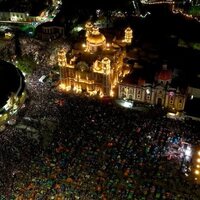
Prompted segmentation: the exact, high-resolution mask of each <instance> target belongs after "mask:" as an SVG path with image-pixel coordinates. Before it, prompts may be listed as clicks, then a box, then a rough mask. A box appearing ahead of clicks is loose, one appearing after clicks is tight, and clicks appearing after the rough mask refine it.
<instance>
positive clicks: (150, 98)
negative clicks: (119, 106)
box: [118, 65, 187, 112]
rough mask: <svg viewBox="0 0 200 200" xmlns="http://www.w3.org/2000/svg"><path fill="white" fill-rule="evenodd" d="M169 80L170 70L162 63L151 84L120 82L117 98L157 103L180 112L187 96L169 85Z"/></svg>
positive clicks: (170, 76) (172, 110) (170, 78)
mask: <svg viewBox="0 0 200 200" xmlns="http://www.w3.org/2000/svg"><path fill="white" fill-rule="evenodd" d="M171 81H172V72H171V71H170V70H168V69H167V67H166V65H163V69H162V70H161V71H160V72H159V73H158V74H156V77H155V83H153V84H147V83H143V84H127V83H123V82H122V83H120V84H119V86H118V98H119V99H129V100H134V101H138V102H143V103H147V104H152V105H159V106H162V107H165V108H167V109H168V110H169V111H171V112H181V111H183V110H184V108H185V102H186V98H187V96H186V94H184V93H181V92H180V91H179V89H177V88H173V87H170V84H171Z"/></svg>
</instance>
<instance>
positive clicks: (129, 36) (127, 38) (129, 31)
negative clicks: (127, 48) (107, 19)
mask: <svg viewBox="0 0 200 200" xmlns="http://www.w3.org/2000/svg"><path fill="white" fill-rule="evenodd" d="M132 39H133V31H132V29H131V28H130V27H128V28H126V29H125V35H124V42H125V43H127V44H131V42H132Z"/></svg>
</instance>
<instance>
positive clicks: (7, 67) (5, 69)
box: [0, 60, 25, 108]
mask: <svg viewBox="0 0 200 200" xmlns="http://www.w3.org/2000/svg"><path fill="white" fill-rule="evenodd" d="M20 79H21V80H23V81H22V88H21V89H20V90H19V88H20ZM24 87H25V83H24V76H23V74H22V73H21V71H20V70H19V69H17V68H16V67H15V66H14V65H13V64H11V63H8V62H5V61H2V60H0V108H1V107H2V106H4V105H5V104H6V101H7V100H8V98H9V96H10V95H11V93H12V92H13V93H16V92H18V90H19V94H20V93H21V92H22V91H23V89H24Z"/></svg>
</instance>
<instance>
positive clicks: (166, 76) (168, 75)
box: [157, 68, 172, 81]
mask: <svg viewBox="0 0 200 200" xmlns="http://www.w3.org/2000/svg"><path fill="white" fill-rule="evenodd" d="M157 79H158V80H163V81H167V80H171V79H172V71H171V70H170V69H166V68H163V69H162V70H161V71H160V72H159V73H158V76H157Z"/></svg>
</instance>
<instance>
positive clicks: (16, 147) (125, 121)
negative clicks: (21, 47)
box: [0, 67, 200, 200]
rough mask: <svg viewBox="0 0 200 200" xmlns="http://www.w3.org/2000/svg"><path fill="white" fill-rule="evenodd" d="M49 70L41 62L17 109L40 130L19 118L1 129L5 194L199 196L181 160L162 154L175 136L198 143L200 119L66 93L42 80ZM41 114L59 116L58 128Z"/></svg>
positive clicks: (6, 196) (0, 188)
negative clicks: (31, 131) (25, 127)
mask: <svg viewBox="0 0 200 200" xmlns="http://www.w3.org/2000/svg"><path fill="white" fill-rule="evenodd" d="M48 72H49V69H48V68H45V67H42V69H40V70H38V71H36V72H35V73H34V74H33V75H31V76H30V77H28V79H29V81H28V85H27V90H28V99H27V102H26V106H25V108H22V109H21V111H20V112H19V113H18V117H17V124H19V123H22V122H23V123H25V122H24V121H25V118H26V119H27V118H29V119H30V121H29V124H28V125H29V126H32V127H34V128H35V129H37V130H38V133H37V134H38V137H32V138H31V137H28V136H27V135H30V134H28V130H27V131H24V130H21V129H19V128H17V124H16V125H15V126H7V129H6V130H5V131H4V132H3V133H1V135H0V141H1V146H0V148H1V150H0V159H1V162H0V164H1V171H0V177H1V179H0V181H1V182H0V191H1V193H0V194H1V195H0V199H2V200H3V199H23V200H24V199H38V200H39V199H41V200H42V199H63V200H65V199H66V200H67V199H69V200H71V199H83V200H84V199H87V200H96V199H104V200H106V199H107V200H109V199H112V200H113V199H116V200H117V199H120V200H121V199H140V200H141V199H149V200H150V199H152V200H154V199H181V200H183V199H192V200H195V199H199V198H200V193H199V190H198V189H199V185H198V184H196V183H195V182H193V181H192V180H190V179H189V178H187V177H185V175H184V173H182V171H181V164H180V163H181V162H180V161H179V160H175V159H172V160H168V158H167V157H166V156H164V155H165V151H166V150H167V146H168V144H169V142H170V139H171V138H173V137H176V136H177V137H179V138H182V139H184V140H185V141H187V142H189V143H190V144H192V145H198V144H199V142H200V135H199V130H200V125H199V122H194V121H187V122H185V121H179V120H172V119H168V118H165V117H163V116H162V115H159V113H158V112H156V110H151V112H150V113H143V112H138V111H137V110H132V109H125V108H122V107H119V106H118V105H116V104H115V102H114V101H109V102H104V101H103V100H101V99H98V98H91V97H87V96H85V95H84V94H73V93H62V92H60V91H59V90H56V89H55V88H52V87H51V84H50V82H49V81H47V82H46V83H41V82H39V81H38V80H39V77H41V75H42V74H48ZM41 119H49V120H54V122H55V123H56V129H55V130H53V132H51V131H50V130H49V128H48V126H46V127H44V125H43V124H42V123H41ZM26 123H27V122H26ZM47 130H48V131H47ZM36 138H37V139H36Z"/></svg>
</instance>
